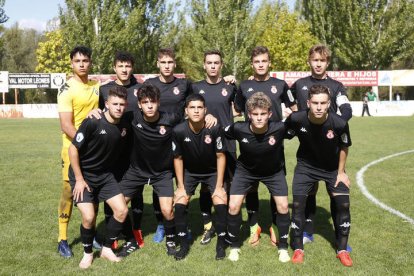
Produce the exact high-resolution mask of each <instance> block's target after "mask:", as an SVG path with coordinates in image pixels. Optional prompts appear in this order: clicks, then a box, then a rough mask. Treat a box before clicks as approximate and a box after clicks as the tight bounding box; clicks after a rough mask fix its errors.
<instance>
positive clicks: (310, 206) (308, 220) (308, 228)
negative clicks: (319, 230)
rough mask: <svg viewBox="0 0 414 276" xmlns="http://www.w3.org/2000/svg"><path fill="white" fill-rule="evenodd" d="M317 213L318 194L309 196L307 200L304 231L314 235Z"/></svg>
mask: <svg viewBox="0 0 414 276" xmlns="http://www.w3.org/2000/svg"><path fill="white" fill-rule="evenodd" d="M315 213H316V194H314V195H308V198H307V199H306V207H305V226H304V228H303V231H305V232H307V233H309V234H313V233H314V229H313V220H314V219H315Z"/></svg>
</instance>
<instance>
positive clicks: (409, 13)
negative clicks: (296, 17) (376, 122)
mask: <svg viewBox="0 0 414 276" xmlns="http://www.w3.org/2000/svg"><path fill="white" fill-rule="evenodd" d="M300 2H301V4H300V5H299V8H300V9H301V13H302V16H303V17H304V18H305V19H307V20H308V21H309V22H310V23H311V30H312V32H313V33H314V34H315V35H316V36H317V37H318V38H319V39H320V40H321V41H323V42H324V43H326V44H327V45H329V46H330V48H331V50H332V52H333V57H334V59H333V62H332V63H333V66H334V68H341V69H367V70H369V69H371V70H375V69H386V68H389V67H390V66H391V65H392V64H393V63H394V62H395V61H399V60H402V59H405V58H407V57H409V56H412V55H413V49H414V28H413V27H412V24H407V22H412V21H413V19H414V3H413V1H405V0H388V1H385V0H382V1H377V0H332V1H322V0H306V1H305V0H302V1H300Z"/></svg>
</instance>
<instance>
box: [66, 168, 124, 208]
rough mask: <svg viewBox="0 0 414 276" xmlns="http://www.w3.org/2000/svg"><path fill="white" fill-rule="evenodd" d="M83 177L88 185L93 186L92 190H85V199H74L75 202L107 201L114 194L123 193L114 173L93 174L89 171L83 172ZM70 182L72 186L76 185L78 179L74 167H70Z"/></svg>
mask: <svg viewBox="0 0 414 276" xmlns="http://www.w3.org/2000/svg"><path fill="white" fill-rule="evenodd" d="M82 174H83V178H84V179H85V182H86V183H87V184H88V186H89V187H90V188H91V192H89V191H88V190H87V189H85V190H84V191H83V200H80V199H79V200H74V202H75V203H96V204H97V203H99V202H102V201H106V200H108V199H110V198H112V197H114V196H117V195H119V194H121V189H120V188H119V185H118V182H117V181H116V179H115V177H114V175H113V174H112V173H101V174H98V175H97V174H93V173H88V172H82ZM69 182H70V186H71V188H72V192H73V188H74V187H75V184H76V179H75V175H74V174H73V171H72V167H70V168H69Z"/></svg>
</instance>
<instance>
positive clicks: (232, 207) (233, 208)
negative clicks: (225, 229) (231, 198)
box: [229, 202, 240, 216]
mask: <svg viewBox="0 0 414 276" xmlns="http://www.w3.org/2000/svg"><path fill="white" fill-rule="evenodd" d="M239 212H240V205H239V204H237V203H235V202H230V203H229V214H230V215H233V216H234V215H237V214H238V213H239Z"/></svg>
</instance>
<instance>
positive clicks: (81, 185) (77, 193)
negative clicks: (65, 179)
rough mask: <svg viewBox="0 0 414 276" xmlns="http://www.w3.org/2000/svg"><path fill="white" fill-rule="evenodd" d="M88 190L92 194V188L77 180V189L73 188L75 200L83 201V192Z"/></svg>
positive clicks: (83, 181)
mask: <svg viewBox="0 0 414 276" xmlns="http://www.w3.org/2000/svg"><path fill="white" fill-rule="evenodd" d="M85 189H86V190H88V192H91V188H90V187H89V186H88V184H87V183H86V182H85V180H83V179H82V180H76V184H75V187H74V188H73V198H74V200H75V201H79V200H80V201H83V191H85Z"/></svg>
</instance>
